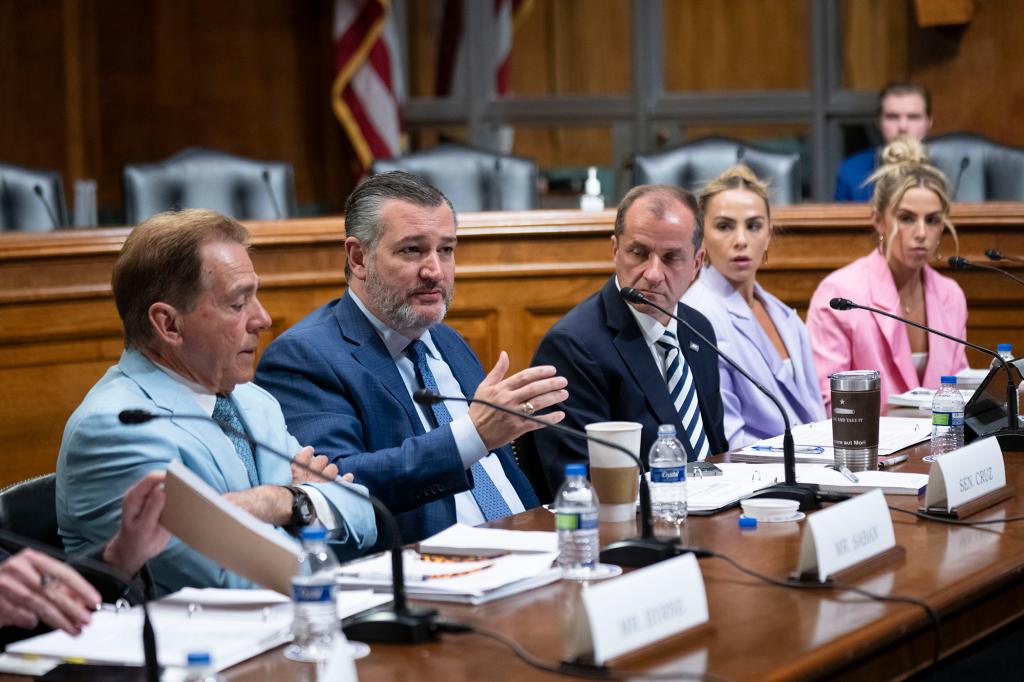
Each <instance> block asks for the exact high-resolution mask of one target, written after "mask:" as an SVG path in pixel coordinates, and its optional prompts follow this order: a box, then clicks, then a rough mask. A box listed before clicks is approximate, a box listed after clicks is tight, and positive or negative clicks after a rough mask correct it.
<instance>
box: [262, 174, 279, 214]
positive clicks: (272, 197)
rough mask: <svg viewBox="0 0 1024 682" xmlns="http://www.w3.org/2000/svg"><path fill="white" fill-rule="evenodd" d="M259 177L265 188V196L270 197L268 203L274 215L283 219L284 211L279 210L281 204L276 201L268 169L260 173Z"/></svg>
mask: <svg viewBox="0 0 1024 682" xmlns="http://www.w3.org/2000/svg"><path fill="white" fill-rule="evenodd" d="M260 177H262V178H263V186H264V187H265V188H266V190H267V196H269V197H270V203H271V204H272V205H273V206H274V215H276V216H277V219H278V220H284V213H282V212H281V205H280V204H279V203H277V194H275V193H274V187H273V185H271V184H270V171H269V170H267V169H266V168H264V169H263V172H262V173H260Z"/></svg>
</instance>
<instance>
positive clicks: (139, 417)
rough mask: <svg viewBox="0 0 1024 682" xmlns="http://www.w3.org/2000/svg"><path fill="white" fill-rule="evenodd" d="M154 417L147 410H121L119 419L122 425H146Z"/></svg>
mask: <svg viewBox="0 0 1024 682" xmlns="http://www.w3.org/2000/svg"><path fill="white" fill-rule="evenodd" d="M154 416H155V415H152V414H150V413H149V412H146V411H145V410H121V413H120V414H118V415H117V418H118V420H120V422H121V423H122V424H145V423H146V422H148V421H149V420H151V419H153V417H154Z"/></svg>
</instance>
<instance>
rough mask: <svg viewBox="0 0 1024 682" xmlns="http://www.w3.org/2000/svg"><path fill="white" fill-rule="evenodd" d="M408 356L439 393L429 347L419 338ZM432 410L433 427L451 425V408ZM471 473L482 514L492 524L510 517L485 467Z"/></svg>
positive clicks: (423, 381) (430, 387)
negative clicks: (428, 355) (432, 369)
mask: <svg viewBox="0 0 1024 682" xmlns="http://www.w3.org/2000/svg"><path fill="white" fill-rule="evenodd" d="M405 353H406V355H408V356H409V359H410V360H412V364H413V366H414V367H415V368H416V379H417V381H419V382H420V386H422V387H423V388H425V389H427V390H428V391H431V392H432V393H437V381H435V380H434V373H433V372H431V371H430V366H429V365H427V345H426V344H425V343H423V342H422V341H420V340H419V339H416V340H415V341H413V342H412V343H410V344H409V345H408V346H406V349H405ZM431 408H432V410H433V415H434V426H444V425H445V424H450V423H451V421H452V415H451V413H450V412H448V408H447V407H445V405H444V403H443V402H438V403H434V404H432V405H431ZM470 470H471V471H472V472H473V498H474V499H475V500H476V503H477V504H478V505H480V511H482V512H483V514H484V519H485V520H487V521H493V520H495V519H503V518H505V517H506V516H510V515H511V514H512V510H511V509H509V507H508V504H507V503H506V502H505V498H503V497H502V496H501V493H500V492H498V488H497V487H495V485H494V481H492V480H491V477H490V476H489V475H488V474H487V470H486V469H484V465H483V464H481V463H480V462H476V463H474V464H473V466H472V468H471V469H470Z"/></svg>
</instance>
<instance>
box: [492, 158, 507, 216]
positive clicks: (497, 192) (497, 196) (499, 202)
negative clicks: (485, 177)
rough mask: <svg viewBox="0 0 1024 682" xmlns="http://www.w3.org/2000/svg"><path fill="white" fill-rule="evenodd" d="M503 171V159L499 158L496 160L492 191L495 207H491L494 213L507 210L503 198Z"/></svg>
mask: <svg viewBox="0 0 1024 682" xmlns="http://www.w3.org/2000/svg"><path fill="white" fill-rule="evenodd" d="M501 171H502V166H501V159H500V158H497V159H495V160H494V188H493V190H492V196H493V201H494V205H493V206H491V210H492V211H501V210H503V209H504V208H505V207H504V206H503V198H502V196H501V193H502V186H501Z"/></svg>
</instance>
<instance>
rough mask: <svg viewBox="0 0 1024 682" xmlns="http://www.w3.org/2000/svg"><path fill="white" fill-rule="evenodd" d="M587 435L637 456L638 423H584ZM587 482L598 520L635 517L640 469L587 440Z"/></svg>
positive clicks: (611, 450)
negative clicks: (588, 478)
mask: <svg viewBox="0 0 1024 682" xmlns="http://www.w3.org/2000/svg"><path fill="white" fill-rule="evenodd" d="M586 429H587V434H588V435H591V436H596V437H598V438H602V439H604V440H607V441H610V442H612V443H616V444H617V445H621V446H622V447H624V448H626V450H628V451H629V452H632V453H633V454H634V455H637V456H639V454H640V432H641V430H642V429H643V424H638V423H637V422H597V423H595V424H587V426H586ZM587 450H588V452H589V454H590V482H591V483H592V484H593V485H594V490H595V491H597V499H598V503H599V504H598V518H599V519H600V520H601V521H632V520H633V519H634V518H635V517H636V500H637V493H638V492H639V489H640V488H639V486H640V470H639V469H638V468H637V466H636V462H634V461H633V460H632V459H630V458H629V457H627V456H626V455H625V454H624V453H622V452H619V451H618V450H614V449H612V448H609V447H607V446H604V445H601V444H600V443H595V442H593V441H588V443H587Z"/></svg>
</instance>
